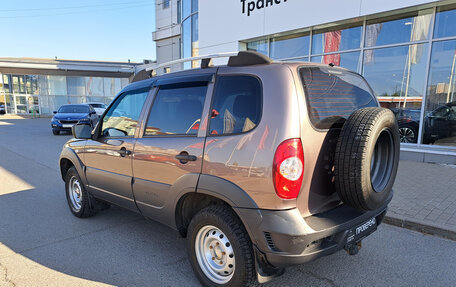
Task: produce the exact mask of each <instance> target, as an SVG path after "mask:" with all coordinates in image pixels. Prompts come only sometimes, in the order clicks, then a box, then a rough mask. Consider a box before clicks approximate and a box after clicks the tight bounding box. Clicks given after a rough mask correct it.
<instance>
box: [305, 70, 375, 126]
mask: <svg viewBox="0 0 456 287" xmlns="http://www.w3.org/2000/svg"><path fill="white" fill-rule="evenodd" d="M299 73H300V76H301V80H302V84H303V86H304V92H305V94H306V99H307V109H308V112H309V117H310V121H311V122H312V124H313V125H314V126H315V127H316V128H318V129H328V128H330V127H331V126H333V125H334V124H338V123H343V121H344V119H347V118H348V117H349V116H350V114H351V113H353V112H354V111H355V110H357V109H361V108H365V107H376V106H377V102H376V101H375V97H374V96H373V95H372V93H371V89H370V88H369V86H368V85H367V83H366V81H365V80H364V79H363V78H362V77H361V76H359V75H357V74H355V73H352V72H349V71H344V70H339V69H331V68H329V67H328V68H326V67H305V68H301V69H300V70H299Z"/></svg>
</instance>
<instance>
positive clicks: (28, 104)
mask: <svg viewBox="0 0 456 287" xmlns="http://www.w3.org/2000/svg"><path fill="white" fill-rule="evenodd" d="M14 102H15V107H16V114H39V113H40V104H39V97H38V96H37V95H33V96H29V95H15V96H14Z"/></svg>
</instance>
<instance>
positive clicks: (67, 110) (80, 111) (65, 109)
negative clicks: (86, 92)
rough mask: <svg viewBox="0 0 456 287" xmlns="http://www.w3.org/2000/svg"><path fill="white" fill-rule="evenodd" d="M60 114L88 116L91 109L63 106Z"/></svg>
mask: <svg viewBox="0 0 456 287" xmlns="http://www.w3.org/2000/svg"><path fill="white" fill-rule="evenodd" d="M59 113H66V114H88V113H89V107H88V106H76V105H74V106H62V107H60V109H59Z"/></svg>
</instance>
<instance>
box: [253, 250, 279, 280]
mask: <svg viewBox="0 0 456 287" xmlns="http://www.w3.org/2000/svg"><path fill="white" fill-rule="evenodd" d="M253 252H254V253H255V269H256V273H257V279H258V282H259V283H260V284H262V283H266V282H268V281H270V280H272V279H274V278H275V277H278V276H281V275H282V274H283V273H285V268H277V267H274V266H272V265H271V264H269V262H268V261H267V259H266V256H265V255H264V254H263V253H262V252H261V251H260V250H258V248H257V247H256V246H255V245H254V246H253Z"/></svg>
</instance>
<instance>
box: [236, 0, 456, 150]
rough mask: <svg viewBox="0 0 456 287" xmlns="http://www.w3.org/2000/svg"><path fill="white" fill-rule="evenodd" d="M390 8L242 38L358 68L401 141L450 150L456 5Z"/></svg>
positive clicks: (281, 53) (455, 111) (251, 46)
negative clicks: (396, 10) (383, 13)
mask: <svg viewBox="0 0 456 287" xmlns="http://www.w3.org/2000/svg"><path fill="white" fill-rule="evenodd" d="M409 10H410V9H409ZM388 14H390V15H387V16H379V17H375V16H371V17H364V18H359V19H358V21H354V20H350V21H349V22H348V23H347V22H346V23H344V22H340V23H332V24H328V25H325V26H321V27H320V26H315V27H309V28H303V29H300V30H299V32H295V33H281V34H274V35H271V36H265V37H261V38H256V39H254V40H247V41H245V42H243V44H242V45H241V47H244V46H245V47H246V49H247V50H255V51H258V52H260V53H263V54H265V55H268V56H269V57H271V58H273V59H276V60H283V61H294V60H300V61H301V60H302V61H311V62H318V63H323V64H330V63H332V64H334V65H337V66H341V67H344V68H347V69H349V70H353V71H356V72H358V73H360V74H362V75H363V76H364V77H365V78H366V79H367V81H368V82H369V84H370V85H371V87H372V89H373V90H374V92H375V94H376V96H377V98H378V100H379V102H380V104H381V105H382V106H383V107H386V108H390V109H392V110H393V112H394V113H395V114H396V118H397V120H398V123H399V127H400V132H401V141H402V142H403V144H404V146H407V145H410V146H423V147H425V146H429V145H434V146H452V147H453V148H454V146H456V95H455V92H456V89H455V85H456V77H455V68H456V5H449V6H442V7H433V8H425V9H421V10H415V11H411V12H410V11H409V12H406V13H401V14H394V13H388Z"/></svg>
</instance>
